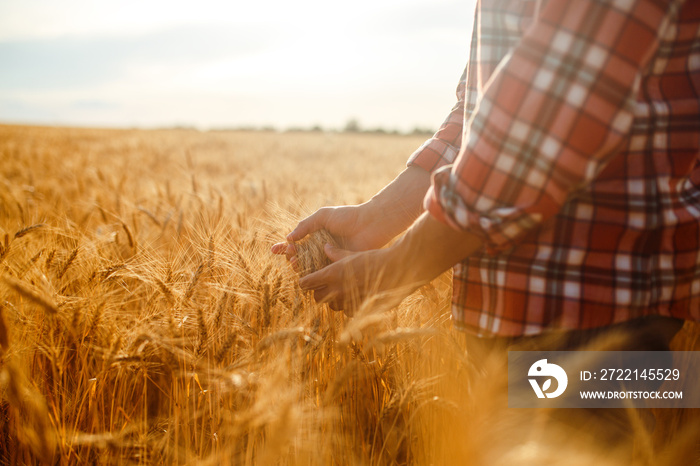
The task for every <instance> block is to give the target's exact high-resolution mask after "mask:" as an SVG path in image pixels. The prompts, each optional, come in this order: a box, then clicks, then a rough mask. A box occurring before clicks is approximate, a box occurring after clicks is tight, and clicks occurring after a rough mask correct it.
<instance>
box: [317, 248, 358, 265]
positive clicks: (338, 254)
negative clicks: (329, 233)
mask: <svg viewBox="0 0 700 466" xmlns="http://www.w3.org/2000/svg"><path fill="white" fill-rule="evenodd" d="M323 250H324V251H325V253H326V256H328V258H329V259H330V260H331V262H338V261H339V260H340V259H344V258H346V257H348V256H350V255H352V254H354V253H353V252H352V251H348V250H347V249H341V248H339V247H336V246H333V245H332V244H330V243H326V245H325V246H324V247H323Z"/></svg>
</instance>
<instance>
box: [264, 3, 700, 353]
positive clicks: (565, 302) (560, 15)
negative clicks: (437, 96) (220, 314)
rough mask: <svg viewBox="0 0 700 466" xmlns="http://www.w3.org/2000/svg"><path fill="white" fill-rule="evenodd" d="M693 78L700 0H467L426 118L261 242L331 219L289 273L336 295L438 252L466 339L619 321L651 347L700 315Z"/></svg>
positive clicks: (386, 283)
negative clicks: (349, 196)
mask: <svg viewBox="0 0 700 466" xmlns="http://www.w3.org/2000/svg"><path fill="white" fill-rule="evenodd" d="M699 94H700V2H691V1H675V0H672V1H655V0H607V1H602V0H601V1H589V0H577V1H570V0H549V1H534V0H530V1H527V0H526V1H522V0H492V1H489V0H481V1H478V2H477V8H476V15H475V23H474V30H473V35H472V43H471V57H470V60H469V63H468V65H467V68H466V70H465V72H464V74H463V76H462V79H461V80H460V83H459V86H458V88H457V96H458V102H457V104H456V105H455V106H454V108H453V110H452V112H451V113H450V114H449V115H448V117H447V119H446V120H445V122H444V123H443V124H442V126H441V127H440V128H439V130H438V131H437V133H435V135H434V136H433V137H432V138H431V139H429V140H428V141H426V142H425V144H423V146H422V147H420V148H419V149H418V150H417V151H416V152H415V153H414V154H413V155H411V157H410V158H409V160H408V164H407V168H406V169H405V170H404V171H403V172H402V173H401V174H399V175H398V176H397V177H396V178H395V179H394V180H393V181H392V182H391V183H389V184H388V185H387V186H386V187H385V188H384V189H383V190H381V191H380V192H379V193H377V194H376V195H375V196H374V197H373V198H372V199H370V200H369V201H367V202H365V203H363V204H361V205H355V206H339V207H324V208H322V209H320V210H318V211H317V212H315V213H314V214H313V215H311V216H309V217H308V218H306V219H304V220H303V221H301V222H300V223H299V224H298V226H297V227H296V228H295V229H294V230H293V231H292V232H291V233H290V234H289V235H288V237H287V241H288V242H286V243H279V244H276V245H274V246H273V248H272V250H273V252H274V253H276V254H286V255H287V257H288V258H289V259H290V260H294V255H295V248H294V244H293V243H294V242H295V241H298V240H301V239H302V238H303V237H305V236H306V235H308V234H309V233H311V232H313V231H315V230H318V229H322V228H323V229H326V230H328V231H329V232H330V233H331V234H332V235H334V237H335V238H337V240H338V242H339V244H341V245H342V249H340V248H336V247H333V246H330V245H326V253H327V255H328V257H329V258H330V259H331V260H332V261H333V263H332V264H331V265H329V266H328V267H326V268H324V269H322V270H320V271H317V272H315V273H313V274H310V275H308V276H306V277H304V278H302V279H301V280H300V285H301V287H302V288H303V289H305V290H312V291H313V293H314V296H315V299H316V300H317V301H323V302H328V303H329V304H330V305H331V307H333V308H335V309H345V310H346V311H351V308H352V306H353V301H352V300H351V297H352V295H353V293H354V294H359V297H360V298H364V297H365V296H367V295H368V294H369V293H370V292H377V291H378V292H392V293H393V294H395V295H398V297H399V298H403V297H405V296H406V295H408V294H409V293H410V292H412V291H413V290H415V289H416V288H417V287H419V286H420V285H422V284H425V283H427V282H429V281H430V280H432V279H433V278H435V277H437V276H438V275H439V274H441V273H442V272H443V271H445V270H447V269H449V268H450V267H453V270H454V273H453V277H454V278H453V280H454V283H453V302H452V317H453V322H454V325H455V326H456V327H457V328H458V329H461V330H464V331H465V332H466V333H468V334H470V335H475V336H478V337H481V338H480V339H481V341H492V342H495V341H501V342H504V341H505V342H512V341H516V340H517V341H522V340H523V339H527V338H537V336H539V335H544V334H547V332H550V331H553V330H558V331H560V332H564V333H565V334H566V335H568V336H569V337H570V338H569V341H570V342H581V341H585V340H586V338H587V336H589V335H592V334H595V333H597V332H599V331H601V330H603V329H610V328H623V329H632V330H633V331H634V332H635V333H634V334H635V335H642V336H643V337H644V338H635V339H633V341H634V342H635V343H634V344H635V345H637V346H635V347H634V349H650V350H654V349H663V348H664V346H665V345H666V346H665V347H666V348H667V343H668V341H670V338H671V337H672V336H673V335H674V334H675V333H676V332H677V331H678V330H679V329H680V327H681V325H682V323H683V321H685V320H694V321H698V320H700V95H699ZM401 233H403V235H402V236H400V237H399V238H398V239H397V240H396V241H395V242H393V243H392V244H391V245H390V246H388V247H383V246H385V245H386V244H387V243H388V242H389V241H390V240H391V239H392V238H394V237H396V236H397V235H399V234H401ZM572 344H573V343H572ZM625 349H629V348H625Z"/></svg>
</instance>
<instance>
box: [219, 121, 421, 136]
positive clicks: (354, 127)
mask: <svg viewBox="0 0 700 466" xmlns="http://www.w3.org/2000/svg"><path fill="white" fill-rule="evenodd" d="M212 131H272V132H277V131H280V132H292V133H299V132H307V133H323V132H330V133H337V132H340V133H365V134H397V135H398V134H403V135H421V136H431V135H432V134H433V133H434V132H435V130H434V129H431V128H423V127H415V128H413V129H412V130H409V131H400V130H398V129H385V128H381V127H374V128H365V127H363V126H362V125H361V124H360V122H359V120H357V119H356V118H351V119H349V120H348V121H347V123H345V126H344V127H343V128H342V129H340V130H338V129H326V128H323V127H322V126H321V125H318V124H317V125H313V126H309V127H301V126H293V127H289V128H286V129H278V128H275V127H274V126H271V125H265V126H252V125H244V126H235V127H231V128H215V129H213V130H212Z"/></svg>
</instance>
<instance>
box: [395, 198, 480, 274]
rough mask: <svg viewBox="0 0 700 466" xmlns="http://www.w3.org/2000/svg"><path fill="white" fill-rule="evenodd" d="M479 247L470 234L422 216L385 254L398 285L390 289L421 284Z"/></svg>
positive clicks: (476, 237)
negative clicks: (398, 279)
mask: <svg viewBox="0 0 700 466" xmlns="http://www.w3.org/2000/svg"><path fill="white" fill-rule="evenodd" d="M482 244H483V243H482V240H481V239H480V238H479V237H478V236H476V235H474V234H473V233H470V232H468V231H466V232H465V231H457V230H455V229H453V228H450V227H449V226H447V225H445V224H444V223H441V222H440V221H438V220H436V219H435V218H434V217H432V216H431V215H430V214H429V213H427V212H425V213H423V214H422V215H421V216H420V218H419V219H418V220H416V222H415V223H414V224H413V225H412V226H411V227H410V228H409V229H408V230H407V231H406V233H405V234H404V235H403V236H402V237H401V238H399V240H397V242H396V243H395V244H394V245H392V246H391V247H390V248H389V251H387V254H388V256H389V261H390V262H391V267H392V268H393V270H395V271H396V272H398V273H397V274H396V276H400V277H401V279H400V280H401V282H402V283H397V284H392V285H393V286H392V287H394V286H396V287H401V286H414V287H415V286H420V285H422V284H425V283H427V282H429V281H431V280H433V279H434V278H436V277H437V276H439V275H440V274H441V273H443V272H444V271H446V270H448V269H449V268H450V267H452V266H454V265H455V264H457V263H459V262H461V261H462V260H464V259H465V258H467V257H469V256H470V255H472V254H473V253H475V252H476V251H477V250H479V249H480V248H481V247H482Z"/></svg>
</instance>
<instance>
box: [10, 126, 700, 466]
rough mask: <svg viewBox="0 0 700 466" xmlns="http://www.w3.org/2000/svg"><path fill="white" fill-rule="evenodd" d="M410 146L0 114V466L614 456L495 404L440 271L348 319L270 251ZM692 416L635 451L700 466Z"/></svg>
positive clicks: (558, 460) (542, 418)
mask: <svg viewBox="0 0 700 466" xmlns="http://www.w3.org/2000/svg"><path fill="white" fill-rule="evenodd" d="M420 143H421V140H420V139H417V138H409V137H395V136H394V137H392V136H370V135H324V134H274V133H198V132H190V131H111V130H88V129H49V128H29V127H8V126H5V127H0V438H1V441H0V463H2V464H43V463H60V464H76V463H97V462H99V463H106V464H132V463H138V464H141V463H146V464H173V463H183V464H194V463H201V464H221V465H227V464H236V465H239V464H243V465H252V464H319V465H327V464H338V465H346V464H372V465H379V464H419V465H427V464H484V465H498V464H503V465H506V464H508V465H510V464H538V465H539V464H592V463H594V462H595V463H596V464H616V463H615V461H614V455H613V454H611V453H610V452H609V451H607V450H606V451H602V450H601V448H600V447H597V446H596V445H595V444H591V443H588V442H587V441H586V440H585V439H582V438H581V436H580V435H579V433H577V432H567V431H566V430H562V429H559V428H557V427H556V426H554V428H553V427H552V426H553V424H552V423H551V422H549V420H548V416H547V413H545V412H542V413H540V412H537V413H533V412H531V411H527V412H522V411H521V412H511V411H509V410H507V409H506V408H505V391H504V387H505V380H504V378H503V377H504V376H503V375H502V374H503V373H502V371H501V368H502V364H503V361H500V360H498V359H497V358H487V359H483V358H475V357H474V356H473V353H472V352H470V351H465V348H464V342H463V340H462V338H461V335H459V334H458V333H457V332H455V331H453V330H452V329H451V326H450V322H449V309H448V308H449V289H450V284H449V277H447V276H443V277H441V278H440V279H438V280H436V281H435V282H434V283H433V284H431V285H429V286H427V287H424V288H422V289H421V290H419V291H417V292H416V293H414V294H413V295H412V296H410V297H409V298H407V299H406V300H405V301H404V302H403V303H402V304H401V305H400V306H399V307H398V308H395V309H391V310H388V311H382V310H380V309H378V308H377V307H376V306H373V305H372V303H367V304H366V305H365V306H364V308H363V309H362V310H361V311H360V312H359V313H358V314H357V316H356V317H354V318H353V319H348V318H346V317H345V316H344V315H343V314H342V313H334V312H332V311H330V310H329V309H327V308H325V307H324V306H319V305H317V304H315V303H314V302H313V300H311V299H310V297H309V296H306V295H304V294H303V293H302V292H301V291H300V290H299V288H298V286H297V284H296V282H297V277H296V275H295V274H294V272H293V271H291V270H290V268H289V267H288V266H287V264H285V262H284V260H283V259H282V258H279V257H273V256H272V255H271V254H270V253H269V246H270V244H271V243H272V242H273V241H276V240H280V239H282V238H283V236H284V234H285V233H286V232H287V231H288V228H290V227H291V226H292V224H291V222H289V221H288V224H286V225H285V224H284V222H282V224H280V221H279V217H280V215H279V214H280V212H291V214H292V216H296V217H297V218H298V217H299V216H300V215H303V214H304V213H308V212H309V211H310V209H311V208H315V207H319V206H321V205H327V204H339V203H356V202H360V201H363V200H365V199H366V198H367V197H368V196H370V195H371V194H373V193H374V192H375V191H376V190H377V189H379V188H380V187H382V186H383V185H384V184H385V183H386V181H387V180H389V179H391V177H392V176H394V175H395V174H396V173H397V172H398V171H399V170H400V169H401V166H402V165H403V163H404V160H405V158H406V155H407V154H409V153H410V152H411V151H412V150H413V149H415V147H417V146H418V145H419V144H420ZM272 205H276V207H274V208H273V207H271V206H272ZM272 225H277V226H272ZM325 241H326V239H322V240H321V241H320V244H323V243H324V242H325ZM310 254H311V256H314V257H316V258H317V259H318V258H319V257H322V256H321V255H319V253H318V251H316V252H311V253H310ZM319 266H320V264H316V263H314V264H313V265H311V266H309V267H310V268H314V269H315V268H318V267H319ZM305 267H306V266H305ZM698 335H699V332H698V329H697V327H695V326H687V327H686V329H685V330H684V332H683V334H682V335H680V336H679V339H678V340H677V343H676V344H677V346H678V347H679V348H685V349H688V348H696V349H697V348H698ZM667 411H668V410H667ZM696 414H697V413H695V412H693V411H686V412H684V413H682V414H681V415H679V414H677V413H675V412H665V413H662V416H666V418H664V419H663V421H664V422H663V423H662V424H660V426H662V428H659V429H656V431H655V432H654V433H653V434H650V433H648V432H646V431H644V430H643V429H641V428H640V430H639V432H638V433H637V434H636V439H637V440H638V443H642V442H645V445H647V446H649V445H652V447H648V448H642V449H640V450H639V451H640V452H639V453H638V457H639V459H640V464H650V465H653V464H659V465H662V464H690V461H693V459H692V458H695V460H696V458H697V456H695V457H694V456H693V455H696V454H697V432H698V430H697V427H698V424H697V415H696ZM647 440H649V441H648V442H647ZM606 462H607V463H606Z"/></svg>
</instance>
